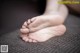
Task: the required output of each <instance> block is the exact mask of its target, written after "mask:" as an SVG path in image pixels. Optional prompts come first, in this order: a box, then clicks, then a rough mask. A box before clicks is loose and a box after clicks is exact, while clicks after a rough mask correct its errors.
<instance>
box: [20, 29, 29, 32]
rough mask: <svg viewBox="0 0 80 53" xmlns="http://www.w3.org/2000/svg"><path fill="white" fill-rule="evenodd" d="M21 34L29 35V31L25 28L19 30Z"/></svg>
mask: <svg viewBox="0 0 80 53" xmlns="http://www.w3.org/2000/svg"><path fill="white" fill-rule="evenodd" d="M20 31H21V33H29V30H28V29H27V28H25V29H20Z"/></svg>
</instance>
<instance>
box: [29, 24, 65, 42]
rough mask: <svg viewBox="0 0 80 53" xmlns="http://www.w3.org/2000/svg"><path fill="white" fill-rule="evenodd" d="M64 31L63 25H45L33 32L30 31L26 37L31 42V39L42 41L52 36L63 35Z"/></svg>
mask: <svg viewBox="0 0 80 53" xmlns="http://www.w3.org/2000/svg"><path fill="white" fill-rule="evenodd" d="M65 31H66V28H65V26H64V25H58V26H53V27H47V28H44V29H41V30H39V31H36V32H34V33H30V34H29V36H28V37H29V38H30V40H31V41H32V42H34V41H33V40H36V42H44V41H47V40H49V39H50V38H52V37H55V36H61V35H63V34H64V32H65Z"/></svg>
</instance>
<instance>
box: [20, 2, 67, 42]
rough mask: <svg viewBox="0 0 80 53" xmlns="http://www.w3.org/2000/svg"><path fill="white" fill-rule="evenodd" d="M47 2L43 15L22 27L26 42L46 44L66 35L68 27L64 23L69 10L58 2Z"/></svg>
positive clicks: (22, 36)
mask: <svg viewBox="0 0 80 53" xmlns="http://www.w3.org/2000/svg"><path fill="white" fill-rule="evenodd" d="M47 1H48V2H47V7H46V9H45V13H44V14H43V15H41V16H36V17H33V18H32V19H29V20H28V21H27V22H24V24H23V25H22V28H21V29H20V31H21V38H22V39H23V40H24V41H25V42H44V41H47V40H49V39H50V38H52V37H55V36H61V35H63V34H64V33H65V31H66V27H65V26H64V25H63V23H64V20H65V19H66V16H67V14H68V10H67V8H66V7H65V6H64V5H60V4H58V3H57V2H58V0H47ZM51 2H53V3H52V4H51ZM52 7H53V8H52ZM63 12H64V13H63Z"/></svg>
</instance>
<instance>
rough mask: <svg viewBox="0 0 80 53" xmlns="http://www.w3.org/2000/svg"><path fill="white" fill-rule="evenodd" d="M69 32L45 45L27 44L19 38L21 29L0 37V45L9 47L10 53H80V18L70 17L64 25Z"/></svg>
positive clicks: (44, 43)
mask: <svg viewBox="0 0 80 53" xmlns="http://www.w3.org/2000/svg"><path fill="white" fill-rule="evenodd" d="M64 24H65V25H66V27H67V31H66V33H65V34H64V35H63V36H60V37H53V38H51V39H50V40H48V41H46V42H43V43H26V42H24V41H22V40H21V39H20V37H19V35H20V32H19V29H18V30H15V31H13V32H9V33H7V34H4V35H1V36H0V45H5V44H7V45H9V53H79V52H80V29H79V28H80V18H79V17H76V16H73V15H69V16H68V18H67V19H66V21H65V23H64Z"/></svg>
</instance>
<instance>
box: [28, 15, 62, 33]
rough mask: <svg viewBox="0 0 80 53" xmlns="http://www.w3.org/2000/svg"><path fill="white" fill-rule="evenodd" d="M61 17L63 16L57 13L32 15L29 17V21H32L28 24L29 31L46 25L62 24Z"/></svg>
mask: <svg viewBox="0 0 80 53" xmlns="http://www.w3.org/2000/svg"><path fill="white" fill-rule="evenodd" d="M59 18H60V19H59ZM62 19H63V18H62V17H61V16H60V15H57V14H56V15H41V16H37V17H34V18H32V19H31V21H33V22H32V23H31V24H29V30H30V32H35V31H38V30H40V29H43V28H46V27H50V26H54V25H59V24H62V22H63V21H62ZM56 20H57V21H56ZM55 21H56V22H55Z"/></svg>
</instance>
